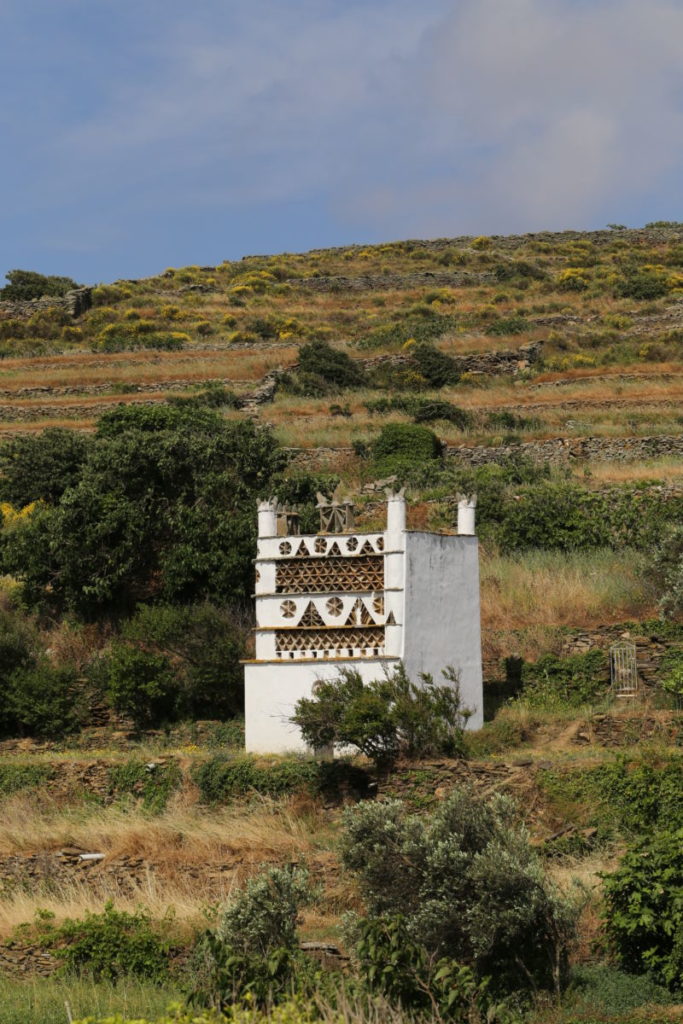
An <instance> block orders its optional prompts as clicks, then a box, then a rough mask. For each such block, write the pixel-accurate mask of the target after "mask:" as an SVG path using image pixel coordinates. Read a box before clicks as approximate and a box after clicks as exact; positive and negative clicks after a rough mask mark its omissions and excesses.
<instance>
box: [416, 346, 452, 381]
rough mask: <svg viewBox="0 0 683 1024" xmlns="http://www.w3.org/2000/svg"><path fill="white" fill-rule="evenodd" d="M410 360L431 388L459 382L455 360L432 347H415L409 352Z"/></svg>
mask: <svg viewBox="0 0 683 1024" xmlns="http://www.w3.org/2000/svg"><path fill="white" fill-rule="evenodd" d="M410 359H411V362H413V363H414V364H415V367H416V369H417V372H418V373H419V374H420V376H421V377H424V379H425V380H426V382H427V384H428V386H429V387H431V388H443V387H446V385H447V384H457V383H458V381H459V380H460V373H459V371H458V368H457V363H456V362H455V360H454V359H451V357H450V356H447V355H446V354H445V352H441V351H439V349H438V348H434V346H433V345H427V344H424V343H423V344H419V345H415V346H414V347H413V348H412V349H411V351H410Z"/></svg>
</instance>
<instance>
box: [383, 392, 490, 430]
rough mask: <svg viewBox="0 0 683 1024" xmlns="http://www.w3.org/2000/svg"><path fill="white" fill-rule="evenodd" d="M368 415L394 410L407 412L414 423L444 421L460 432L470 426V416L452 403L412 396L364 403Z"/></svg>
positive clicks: (400, 396) (399, 396) (397, 396)
mask: <svg viewBox="0 0 683 1024" xmlns="http://www.w3.org/2000/svg"><path fill="white" fill-rule="evenodd" d="M365 408H366V409H367V410H368V412H369V413H380V414H381V413H387V412H392V411H394V410H396V411H398V412H407V413H408V414H409V415H410V416H412V417H413V420H414V421H415V423H431V422H432V421H433V420H446V421H447V422H448V423H452V424H453V425H454V426H456V427H458V428H459V429H460V430H466V429H467V428H468V427H470V426H471V425H472V422H473V420H472V415H471V413H469V412H467V411H466V410H465V409H461V408H460V407H459V406H457V405H453V404H452V402H445V401H443V400H441V399H438V398H417V397H416V396H414V395H394V396H392V397H391V398H375V399H371V400H370V401H369V402H366V403H365Z"/></svg>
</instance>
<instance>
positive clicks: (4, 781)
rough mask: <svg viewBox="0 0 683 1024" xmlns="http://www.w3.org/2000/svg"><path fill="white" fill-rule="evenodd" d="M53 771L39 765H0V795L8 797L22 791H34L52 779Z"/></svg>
mask: <svg viewBox="0 0 683 1024" xmlns="http://www.w3.org/2000/svg"><path fill="white" fill-rule="evenodd" d="M52 774H53V770H52V768H50V767H48V766H47V765H39V764H0V795H2V796H9V795H11V794H12V793H18V792H19V791H20V790H22V789H36V788H38V787H39V786H43V785H45V783H46V782H48V780H49V779H51V778H52Z"/></svg>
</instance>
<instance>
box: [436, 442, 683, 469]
mask: <svg viewBox="0 0 683 1024" xmlns="http://www.w3.org/2000/svg"><path fill="white" fill-rule="evenodd" d="M446 454H447V455H448V456H449V457H450V458H453V459H458V460H459V461H460V462H464V463H467V465H470V466H483V465H484V464H485V463H487V462H507V460H508V459H510V458H511V457H514V456H520V455H521V456H524V457H526V458H530V459H533V460H534V461H535V462H551V463H554V464H561V463H564V462H573V461H576V462H584V461H593V460H594V461H596V462H639V461H642V460H643V459H656V458H660V457H661V456H666V455H674V456H676V457H679V458H680V457H683V434H673V435H672V434H662V435H657V436H654V437H553V438H549V439H548V440H545V441H522V442H520V443H519V444H507V445H499V446H496V447H487V446H486V445H472V446H469V445H449V446H448V448H447V449H446Z"/></svg>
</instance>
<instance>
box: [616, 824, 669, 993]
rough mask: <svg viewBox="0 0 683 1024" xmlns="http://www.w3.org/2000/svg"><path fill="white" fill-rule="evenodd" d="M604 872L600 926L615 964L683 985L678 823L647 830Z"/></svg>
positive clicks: (656, 978) (664, 982) (663, 980)
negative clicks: (664, 828) (614, 867)
mask: <svg viewBox="0 0 683 1024" xmlns="http://www.w3.org/2000/svg"><path fill="white" fill-rule="evenodd" d="M603 877H604V893H605V930H606V933H607V936H608V938H609V940H610V942H611V944H612V946H613V948H614V950H615V952H616V954H617V957H618V958H619V962H620V964H621V965H622V966H623V967H624V968H625V969H626V970H627V971H632V972H633V973H635V974H650V975H652V977H653V978H654V979H655V980H656V981H659V982H661V983H663V984H665V985H667V986H668V987H669V988H672V989H675V988H680V987H681V986H682V985H683V828H681V829H678V830H677V831H673V832H660V833H658V834H657V833H655V834H654V835H649V836H647V837H646V838H643V839H641V840H640V841H639V842H637V843H636V844H635V845H634V846H633V847H632V848H631V849H630V850H629V851H628V852H627V853H626V854H625V855H624V857H623V858H622V860H621V863H620V864H619V867H618V868H617V870H616V871H614V872H613V873H612V874H609V875H605V876H603Z"/></svg>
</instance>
